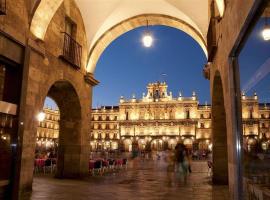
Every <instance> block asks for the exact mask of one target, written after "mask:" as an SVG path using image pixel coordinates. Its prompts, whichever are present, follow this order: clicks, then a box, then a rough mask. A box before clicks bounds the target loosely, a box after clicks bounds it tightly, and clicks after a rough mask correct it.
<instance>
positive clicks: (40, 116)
mask: <svg viewBox="0 0 270 200" xmlns="http://www.w3.org/2000/svg"><path fill="white" fill-rule="evenodd" d="M45 117H46V114H45V113H44V112H40V113H38V115H37V120H38V121H39V122H42V121H44V119H45Z"/></svg>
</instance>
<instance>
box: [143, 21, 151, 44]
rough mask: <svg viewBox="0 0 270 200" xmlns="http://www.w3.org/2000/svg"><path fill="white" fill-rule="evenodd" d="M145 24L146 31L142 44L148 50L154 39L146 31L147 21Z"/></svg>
mask: <svg viewBox="0 0 270 200" xmlns="http://www.w3.org/2000/svg"><path fill="white" fill-rule="evenodd" d="M146 23H147V24H146V31H145V33H144V34H143V37H142V43H143V45H144V46H145V47H147V48H149V47H151V46H152V45H153V41H154V39H153V36H152V34H151V32H150V31H149V30H148V20H146Z"/></svg>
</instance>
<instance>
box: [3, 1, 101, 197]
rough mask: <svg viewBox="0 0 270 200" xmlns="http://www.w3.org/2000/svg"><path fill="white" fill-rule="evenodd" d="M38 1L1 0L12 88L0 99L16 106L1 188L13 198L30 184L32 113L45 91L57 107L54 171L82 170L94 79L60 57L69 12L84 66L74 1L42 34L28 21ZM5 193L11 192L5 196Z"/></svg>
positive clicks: (72, 174) (78, 174)
mask: <svg viewBox="0 0 270 200" xmlns="http://www.w3.org/2000/svg"><path fill="white" fill-rule="evenodd" d="M38 3H39V2H38V1H25V0H18V1H7V10H6V15H2V16H0V55H1V56H0V57H1V59H0V62H1V65H4V66H6V68H7V69H11V68H9V66H11V67H13V66H14V70H13V71H12V73H11V75H10V77H11V78H13V79H7V81H12V84H10V83H9V84H8V85H9V86H10V87H11V86H14V87H15V88H17V89H18V92H17V93H16V90H12V88H10V89H9V90H8V91H9V93H8V95H7V96H6V97H4V100H5V101H7V102H11V103H14V104H15V105H17V106H18V108H19V109H18V110H17V116H16V120H17V124H16V125H17V127H18V128H17V131H16V132H15V133H14V134H13V135H11V138H12V140H11V141H10V143H12V144H14V146H15V147H16V148H14V149H13V150H14V153H13V154H12V155H10V156H14V155H16V156H14V157H12V164H11V166H12V167H11V168H10V174H11V176H10V177H11V178H10V179H5V180H3V182H4V183H5V184H4V186H5V187H6V186H7V188H9V189H10V190H6V191H13V192H10V193H8V192H7V193H6V194H5V195H8V197H7V198H13V199H17V198H22V197H23V196H24V195H25V194H27V192H29V191H31V189H32V181H33V169H34V166H33V159H34V154H35V147H36V140H37V134H36V133H37V127H38V121H37V120H36V115H37V114H38V113H39V112H40V111H42V109H43V104H44V100H45V97H46V96H50V97H51V98H52V99H54V100H55V101H56V103H57V104H58V106H59V110H60V113H61V121H60V122H59V127H60V128H59V129H60V130H61V133H59V147H58V169H57V174H56V175H57V177H62V178H65V177H66V178H67V177H71V178H78V177H82V176H84V175H86V174H88V158H89V136H88V134H87V131H88V130H89V129H90V126H89V123H88V122H89V121H90V118H89V116H90V110H89V105H91V95H92V86H93V85H95V84H96V83H97V81H96V80H95V79H94V78H93V77H92V76H91V75H87V73H86V70H85V68H84V67H82V68H80V69H75V68H74V67H73V66H72V65H71V64H70V63H69V62H66V61H65V60H63V59H60V56H61V55H62V54H63V45H64V36H63V35H64V34H63V32H65V31H66V28H65V27H66V19H67V18H69V19H71V20H72V22H73V23H74V24H75V25H76V34H74V35H73V36H72V37H73V39H74V40H75V41H76V42H77V43H78V44H80V46H81V49H82V50H81V60H80V62H81V66H86V63H87V41H86V34H85V30H84V22H83V20H82V17H81V14H80V11H79V9H78V8H77V5H76V3H75V2H74V1H72V0H66V1H65V2H64V3H63V4H61V6H60V8H59V9H58V10H57V12H56V13H55V14H54V16H53V18H52V20H51V21H50V24H49V26H48V28H47V30H46V34H45V38H44V40H40V39H38V38H35V36H34V35H32V34H31V32H30V30H29V24H31V19H32V18H31V17H32V16H33V14H34V12H35V9H36V8H37V6H38ZM86 75H87V76H86ZM7 81H6V82H7ZM17 83H18V86H17V85H16V84H17ZM15 97H16V98H15ZM8 150H9V149H8ZM1 181H2V180H1ZM2 185H3V184H1V186H0V187H1V189H2ZM1 191H2V190H1ZM0 193H1V192H0ZM11 194H12V197H10V196H9V195H11Z"/></svg>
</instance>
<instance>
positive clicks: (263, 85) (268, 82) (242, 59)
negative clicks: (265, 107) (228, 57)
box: [239, 19, 270, 102]
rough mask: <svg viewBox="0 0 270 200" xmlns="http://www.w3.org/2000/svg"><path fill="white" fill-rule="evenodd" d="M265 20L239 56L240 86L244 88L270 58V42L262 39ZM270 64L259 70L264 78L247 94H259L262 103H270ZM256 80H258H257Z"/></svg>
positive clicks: (257, 27)
mask: <svg viewBox="0 0 270 200" xmlns="http://www.w3.org/2000/svg"><path fill="white" fill-rule="evenodd" d="M263 27H264V20H263V19H262V20H260V21H259V22H258V23H257V25H256V27H255V28H254V30H253V31H252V33H251V35H250V36H249V38H248V40H247V42H246V44H245V46H244V48H243V50H242V51H241V53H240V56H239V66H240V67H239V69H240V82H241V83H240V84H241V88H243V87H244V86H245V85H246V84H247V82H248V81H249V80H250V79H251V78H252V77H254V76H255V72H256V71H257V70H258V69H260V67H261V66H262V65H263V64H264V63H265V62H266V61H267V60H268V59H269V58H270V41H264V40H263V39H262V35H261V31H262V29H263ZM269 68H270V66H269V64H268V65H266V66H265V67H264V69H263V70H259V71H260V74H262V75H263V76H264V78H263V79H261V80H260V81H259V82H258V83H257V84H256V85H255V86H254V87H252V88H250V90H249V91H248V92H247V93H246V94H247V95H253V93H254V92H256V93H257V95H258V97H259V101H260V102H270V75H269V73H267V70H268V71H270V70H269ZM255 79H256V78H255Z"/></svg>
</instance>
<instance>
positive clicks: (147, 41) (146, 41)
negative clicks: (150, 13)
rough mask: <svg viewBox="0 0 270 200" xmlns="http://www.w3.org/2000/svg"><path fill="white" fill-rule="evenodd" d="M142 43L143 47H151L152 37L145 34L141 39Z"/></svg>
mask: <svg viewBox="0 0 270 200" xmlns="http://www.w3.org/2000/svg"><path fill="white" fill-rule="evenodd" d="M142 42H143V45H144V46H145V47H147V48H148V47H151V46H152V44H153V37H152V35H151V34H149V33H147V34H145V35H144V36H143V38H142Z"/></svg>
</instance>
